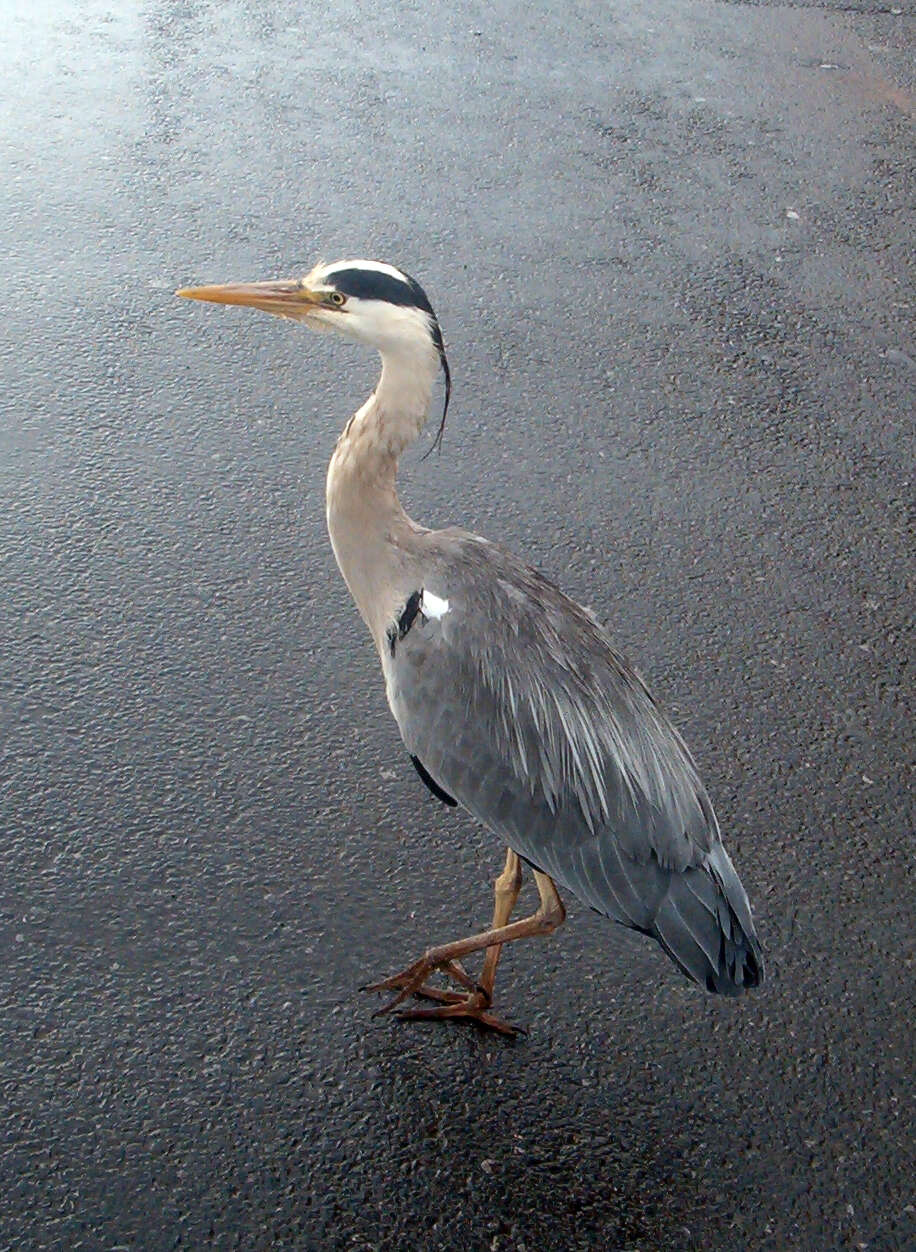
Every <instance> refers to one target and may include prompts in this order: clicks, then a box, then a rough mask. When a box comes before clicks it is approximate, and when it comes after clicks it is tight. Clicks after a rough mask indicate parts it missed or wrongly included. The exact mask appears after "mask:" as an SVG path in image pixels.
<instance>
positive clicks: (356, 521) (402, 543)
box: [326, 343, 439, 645]
mask: <svg viewBox="0 0 916 1252" xmlns="http://www.w3.org/2000/svg"><path fill="white" fill-rule="evenodd" d="M381 357H382V372H381V376H380V377H379V381H378V383H377V385H376V388H375V391H374V392H373V393H372V395H371V396H370V397H369V399H368V400H367V401H366V403H365V404H364V405H363V406H362V408H361V409H359V411H358V412H357V413H356V414H354V416H353V417H352V418H351V419H350V421H349V422H348V423H347V425H346V426H345V427H344V430H343V433H342V434H341V436H340V438H339V439H338V441H337V446H336V448H335V449H334V455H333V456H332V457H331V463H330V465H329V466H328V476H327V484H326V500H327V518H328V531H329V533H330V536H331V545H332V547H333V548H334V556H335V557H336V559H337V564H338V566H339V567H340V572H341V573H342V574H343V576H344V580H345V581H346V584H347V586H348V587H349V589H350V594H351V595H352V596H353V599H354V600H355V601H356V606H357V608H358V609H359V611H360V614H361V615H362V617H363V619H364V621H365V622H366V624H367V625H368V626H369V629H370V630H371V631H372V634H373V636H374V637H375V639H376V644H377V645H379V644H380V642H381V641H382V640H383V638H384V632H385V629H386V628H387V624H388V622H389V621H390V620H391V615H392V613H393V612H394V610H395V608H396V607H397V606H398V604H399V602H400V599H401V588H400V578H399V574H400V571H401V569H402V567H403V564H404V556H405V552H406V550H407V549H408V548H409V545H410V537H411V536H413V535H416V533H417V531H418V529H419V528H418V527H416V526H415V525H414V523H413V522H411V520H410V518H409V517H408V516H407V514H406V513H405V512H404V509H403V508H402V507H401V502H400V500H399V499H398V495H397V489H396V477H397V468H398V458H399V457H400V455H401V453H402V452H403V451H404V450H405V448H407V447H409V446H410V444H412V443H413V441H414V440H415V439H416V438H417V436H418V435H419V433H420V431H421V430H422V429H423V426H424V424H425V422H426V416H427V412H428V409H429V402H430V397H431V395H432V388H433V381H434V379H435V376H436V371H437V368H438V364H439V361H438V354H437V353H436V351H435V348H434V347H433V345H432V344H431V343H430V344H417V345H416V346H413V345H411V346H410V347H406V348H405V347H404V346H402V345H399V347H398V350H397V351H393V350H389V351H383V352H382V353H381Z"/></svg>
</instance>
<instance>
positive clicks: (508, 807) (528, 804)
mask: <svg viewBox="0 0 916 1252" xmlns="http://www.w3.org/2000/svg"><path fill="white" fill-rule="evenodd" d="M422 577H423V582H424V584H425V585H424V586H422V587H418V588H416V589H415V592H414V594H413V595H412V596H411V598H410V600H409V601H408V603H407V604H406V605H405V611H404V613H402V615H401V618H400V619H399V622H398V623H394V624H393V626H392V631H391V632H390V633H389V647H388V649H387V652H386V654H385V657H384V668H385V674H386V682H387V689H388V699H389V703H390V705H391V708H392V711H393V713H394V716H395V718H396V720H397V722H398V725H399V727H400V730H401V734H402V737H403V739H404V742H405V744H406V746H407V748H408V751H409V752H410V753H411V754H412V755H413V756H415V757H416V758H417V759H418V760H419V761H420V762H421V763H422V765H423V767H424V769H425V770H426V771H427V772H428V774H429V775H430V776H431V778H432V779H433V780H434V781H435V782H436V783H437V784H438V786H439V787H441V788H442V789H443V790H444V791H445V792H447V793H448V794H449V795H450V796H454V797H455V798H456V799H457V800H458V801H459V802H460V803H461V804H462V805H463V806H464V807H465V808H466V809H468V811H469V812H470V813H472V814H473V815H474V816H475V817H476V818H477V819H478V820H479V821H481V822H482V823H483V824H484V825H486V826H488V827H490V828H491V829H492V830H494V831H496V832H497V833H498V834H499V835H501V836H502V837H503V838H504V839H505V841H506V842H507V843H508V844H509V845H510V846H511V847H512V848H514V849H515V850H516V851H517V852H518V853H519V855H521V856H522V857H524V858H525V860H527V861H529V862H530V863H531V864H532V865H534V866H535V867H536V868H538V869H541V870H543V871H544V872H545V873H547V874H549V875H550V876H551V877H552V878H553V879H554V880H555V881H556V882H557V883H559V884H560V885H562V886H564V887H566V888H568V889H569V890H570V891H572V892H573V894H574V895H576V896H577V897H578V898H579V899H580V900H582V901H583V902H585V903H586V904H588V905H590V906H591V907H592V908H594V909H596V910H597V911H599V912H600V913H603V914H605V915H607V916H609V917H611V918H614V919H615V920H617V921H620V922H622V923H624V924H626V925H628V926H632V927H634V928H636V929H639V930H642V931H645V932H646V933H648V934H651V935H652V936H654V937H655V938H656V939H658V940H659V941H660V943H661V944H662V946H663V947H664V948H665V950H666V951H667V952H668V953H669V955H670V956H671V957H672V958H673V959H674V960H675V961H676V963H677V964H678V965H679V966H680V967H681V968H682V969H683V970H684V971H685V972H686V973H687V974H688V975H689V976H690V977H692V978H694V979H696V980H697V981H698V982H700V983H701V984H703V985H705V986H706V987H707V988H708V989H709V990H713V991H719V992H725V993H737V992H739V991H741V990H742V989H743V988H744V987H745V986H753V985H755V984H756V983H757V982H759V981H760V979H761V978H762V975H763V961H762V956H761V953H760V948H759V945H758V943H757V939H756V935H755V933H754V926H753V921H752V919H751V913H750V907H749V904H748V900H747V896H746V894H745V892H744V889H743V887H742V886H741V883H740V881H739V879H738V876H737V874H736V872H735V870H734V868H733V866H732V863H731V861H730V859H729V857H728V855H727V853H726V852H725V849H724V848H723V847H722V843H721V839H720V837H719V831H718V826H717V823H716V819H715V815H714V813H713V810H712V807H711V805H710V803H709V800H708V798H707V795H706V792H705V790H704V788H703V785H702V783H701V781H700V779H699V777H698V775H697V772H696V768H695V766H694V764H693V761H692V759H691V757H690V754H689V752H688V751H687V748H686V747H685V745H684V743H683V741H682V740H681V738H680V736H679V735H678V733H677V732H676V731H675V729H674V728H673V726H672V725H671V723H670V722H669V721H668V720H667V718H666V717H665V716H664V714H663V713H662V712H661V710H660V709H659V708H658V706H657V705H656V703H655V701H654V700H653V699H652V697H651V695H650V694H649V692H648V691H647V689H646V687H645V685H644V684H643V682H642V680H641V679H640V678H639V676H638V675H637V674H636V673H635V672H634V671H633V670H632V669H631V668H630V667H629V666H628V665H627V664H626V663H625V662H624V661H623V659H622V658H621V657H620V656H619V655H618V654H617V653H616V652H615V651H614V649H613V648H612V646H611V644H610V641H609V640H608V638H607V636H606V635H605V633H604V632H603V631H602V630H601V628H600V627H599V626H598V624H597V623H596V622H595V621H594V619H593V618H592V617H591V615H590V614H588V613H587V612H586V611H585V610H584V609H582V608H581V607H580V606H578V605H576V604H575V603H574V602H573V601H571V600H569V599H568V598H567V597H566V596H564V595H563V594H562V592H560V591H558V590H557V588H556V587H554V586H553V585H552V584H551V583H549V582H548V581H547V580H546V579H544V578H543V577H542V576H540V575H539V574H537V572H536V571H534V570H532V569H530V568H528V567H527V566H525V565H523V564H522V563H520V562H518V561H517V560H516V559H515V558H513V557H512V556H511V555H510V554H508V553H506V552H504V551H503V550H502V549H500V548H498V547H496V546H495V545H492V544H489V543H486V542H485V541H484V540H481V539H478V538H477V537H475V536H471V535H466V534H464V533H463V532H460V531H440V532H435V533H432V534H431V535H430V536H429V555H428V558H427V560H426V561H425V562H424V568H423V574H422ZM424 609H425V610H426V611H424ZM405 626H406V629H405Z"/></svg>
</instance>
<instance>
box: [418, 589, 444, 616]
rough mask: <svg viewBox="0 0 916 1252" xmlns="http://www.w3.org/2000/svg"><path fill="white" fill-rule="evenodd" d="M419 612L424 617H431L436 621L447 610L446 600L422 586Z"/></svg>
mask: <svg viewBox="0 0 916 1252" xmlns="http://www.w3.org/2000/svg"><path fill="white" fill-rule="evenodd" d="M420 612H421V613H422V614H423V616H424V617H433V618H435V619H436V621H438V620H439V618H440V617H445V615H446V613H447V612H448V600H443V599H441V598H440V597H439V596H436V595H433V593H432V592H431V591H427V590H426V589H425V588H424V589H423V594H422V596H421V597H420Z"/></svg>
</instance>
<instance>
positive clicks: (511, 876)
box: [477, 848, 522, 1008]
mask: <svg viewBox="0 0 916 1252" xmlns="http://www.w3.org/2000/svg"><path fill="white" fill-rule="evenodd" d="M521 889H522V863H521V861H520V860H519V857H518V853H516V852H513V851H512V849H511V848H509V849H508V851H507V852H506V864H505V868H504V869H503V872H502V873H501V874H500V876H499V877H498V878H497V880H496V882H495V883H494V884H493V895H494V897H495V898H494V901H493V925H492V926H491V927H490V929H491V930H499V929H500V928H501V927H502V926H506V925H507V924H508V922H509V918H510V917H511V916H512V910H513V909H514V908H515V902H516V900H517V899H518V893H519V891H521ZM502 950H503V945H502V944H501V943H494V944H491V946H490V947H489V948H487V954H486V956H485V957H484V962H483V969H482V971H481V974H480V980H479V982H478V984H477V989H478V991H480V992H481V994H482V995H483V996H484V997H485V998H486V1007H487V1008H489V1006H490V1005H491V1004H492V1003H493V983H494V982H495V981H496V967H497V965H498V964H499V957H500V953H501V952H502Z"/></svg>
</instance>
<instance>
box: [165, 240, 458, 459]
mask: <svg viewBox="0 0 916 1252" xmlns="http://www.w3.org/2000/svg"><path fill="white" fill-rule="evenodd" d="M175 294H176V295H179V296H185V297H186V298H187V299H189V300H206V301H210V302H212V303H214V304H239V305H246V306H248V307H250V308H253V309H261V310H263V311H264V312H265V313H274V314H276V315H277V316H278V317H288V318H292V319H293V320H294V321H297V322H305V323H306V324H307V325H308V326H311V327H312V328H313V329H315V330H327V331H336V332H337V333H338V334H340V335H343V336H345V337H346V338H348V339H355V340H357V341H358V342H359V343H364V344H367V345H368V346H370V347H372V348H376V349H377V350H378V351H379V352H381V353H382V355H383V357H384V356H388V355H393V356H406V357H408V358H411V357H413V358H416V357H417V356H418V355H419V356H421V357H423V356H424V355H425V356H426V357H428V358H431V359H432V361H433V362H435V361H436V360H438V362H439V364H440V365H441V366H442V372H443V374H444V376H445V407H444V409H443V413H442V422H443V423H444V422H445V412H446V410H447V409H448V401H449V394H450V391H451V376H450V373H449V367H448V360H447V359H446V355H445V344H444V343H443V340H442V331H441V330H440V328H439V322H438V320H437V318H436V314H435V313H434V311H433V306H432V305H431V304H430V302H429V298H428V296H427V295H426V292H425V291H424V290H423V288H422V287H421V286H420V284H419V283H418V282H417V281H416V279H413V278H411V277H410V275H409V274H405V272H404V271H403V270H401V269H398V268H397V266H395V265H386V264H384V262H382V261H364V260H355V261H334V262H333V263H332V264H330V265H328V264H325V263H324V262H319V264H318V265H316V266H315V267H314V269H312V270H311V271H310V272H309V273H308V274H306V275H305V277H304V278H289V279H277V280H273V281H270V282H259V283H225V284H221V285H219V286H215V287H182V288H181V289H180V290H179V291H177V292H176V293H175ZM440 435H441V426H440Z"/></svg>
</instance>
